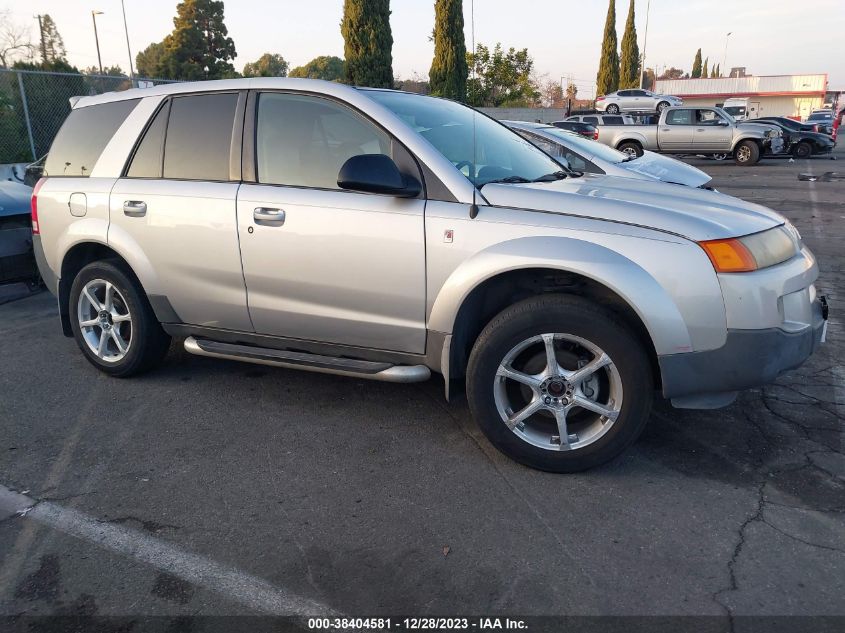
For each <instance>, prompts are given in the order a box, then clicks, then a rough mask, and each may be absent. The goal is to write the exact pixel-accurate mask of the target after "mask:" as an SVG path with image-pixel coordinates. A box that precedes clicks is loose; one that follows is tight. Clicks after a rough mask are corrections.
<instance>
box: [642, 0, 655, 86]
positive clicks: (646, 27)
mask: <svg viewBox="0 0 845 633" xmlns="http://www.w3.org/2000/svg"><path fill="white" fill-rule="evenodd" d="M650 13H651V0H648V4H647V5H646V9H645V35H644V36H643V62H642V64H641V65H640V89H642V87H643V85H644V84H645V47H646V44H648V17H649V14H650ZM652 89H654V86H652Z"/></svg>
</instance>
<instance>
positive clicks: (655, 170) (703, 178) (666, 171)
mask: <svg viewBox="0 0 845 633" xmlns="http://www.w3.org/2000/svg"><path fill="white" fill-rule="evenodd" d="M617 166H618V167H622V168H623V169H626V170H628V171H632V172H634V173H637V174H640V175H641V176H648V177H650V178H653V179H655V180H661V181H663V182H671V183H675V184H678V185H687V186H688V187H701V186H702V185H706V184H707V183H708V182H710V181H711V180H713V179H712V178H711V177H710V176H709V175H708V174H706V173H705V172H703V171H701V170H700V169H698V168H697V167H693V166H692V165H687V164H686V163H684V162H681V161H679V160H677V159H676V158H670V157H669V156H661V155H660V154H658V153H656V152H645V153H643V155H642V156H640V157H639V158H636V159H634V160H629V161H625V162H624V163H618V164H617Z"/></svg>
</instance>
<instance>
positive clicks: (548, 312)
mask: <svg viewBox="0 0 845 633" xmlns="http://www.w3.org/2000/svg"><path fill="white" fill-rule="evenodd" d="M550 339H551V343H549V340H550ZM579 341H580V343H579ZM549 345H551V349H552V350H554V356H553V358H554V359H555V360H554V362H555V370H550V362H549V360H548V359H549V347H548V346H549ZM579 350H586V353H583V354H582V352H581V351H579ZM605 358H606V364H605V365H601V363H598V364H596V365H595V367H596V369H594V370H593V371H592V372H589V371H586V372H582V374H584V373H586V375H587V377H584V378H580V379H579V378H578V377H576V376H574V375H573V371H575V372H578V371H580V369H583V368H584V367H587V366H588V365H590V364H591V363H594V362H595V361H597V360H601V361H602V362H604V359H605ZM583 363H586V365H584V364H583ZM505 368H508V369H505ZM579 368H580V369H579ZM508 371H512V372H513V373H512V374H508ZM556 372H559V373H556ZM505 374H508V375H505ZM564 374H566V376H565V377H563V378H559V377H558V376H563V375H564ZM514 375H516V376H518V378H519V380H515V379H514V378H512V376H514ZM526 378H527V379H529V380H533V381H534V383H532V384H531V385H529V384H527V383H523V382H522V380H523V379H526ZM579 380H580V381H579ZM541 381H542V382H541ZM653 389H654V383H653V379H652V373H651V363H650V361H649V357H648V355H647V353H646V351H645V349H644V347H643V344H642V342H641V341H640V340H639V338H638V337H637V336H635V335H634V334H633V333H632V332H631V330H630V329H629V328H628V327H627V325H626V324H624V323H623V322H621V321H620V320H619V319H618V318H617V317H616V316H615V315H613V314H612V313H611V312H609V311H607V310H606V309H604V308H602V307H601V306H599V305H596V304H594V303H592V302H590V301H588V300H586V299H584V298H581V297H576V296H571V295H542V296H537V297H531V298H529V299H525V300H524V301H520V302H519V303H516V304H514V305H512V306H510V307H508V308H506V309H505V310H503V311H502V312H500V313H499V314H498V315H497V316H496V317H494V318H493V320H492V321H490V323H489V324H488V325H487V326H486V327H485V328H484V331H483V332H482V333H481V335H480V336H479V337H478V340H477V341H476V342H475V345H474V346H473V349H472V354H471V355H470V360H469V367H468V370H467V398H468V401H469V406H470V410H471V411H472V414H473V417H474V418H475V420H476V422H477V424H478V425H479V427H480V428H481V430H482V432H483V433H484V435H486V436H487V438H488V439H489V440H490V442H492V444H493V445H494V446H495V447H496V448H497V449H499V450H500V451H501V452H502V453H504V454H505V455H507V456H508V457H510V458H511V459H513V460H515V461H518V462H520V463H522V464H525V465H526V466H530V467H531V468H537V469H539V470H546V471H550V472H559V473H563V472H576V471H580V470H585V469H588V468H592V467H594V466H598V465H599V464H602V463H604V462H607V461H608V460H611V459H613V458H614V457H616V456H617V455H619V454H620V453H621V452H622V451H624V450H625V449H626V448H627V447H628V446H629V445H631V444H632V443H633V442H634V441H635V440H636V439H637V437H639V435H640V433H641V432H642V430H643V429H644V428H645V425H646V423H647V421H648V417H649V412H650V409H651V401H652V396H653ZM555 396H556V397H555ZM585 399H587V400H589V402H587V401H586V400H585ZM605 400H606V402H605ZM550 401H551V402H550ZM526 402H527V404H526ZM583 402H586V403H587V405H588V406H589V407H592V408H582V407H581V406H580V404H579V403H583ZM503 403H504V404H503ZM532 407H535V408H532ZM536 407H539V408H536ZM596 407H599V408H600V409H601V411H604V413H602V412H600V410H599V409H597V408H596ZM562 409H564V410H565V411H564V412H563V413H561V410H562ZM523 414H525V417H523V418H521V419H520V420H519V421H518V422H514V420H515V419H517V417H518V416H520V415H523ZM561 415H562V416H563V422H562V423H561V421H560V418H559V416H561ZM560 429H564V430H565V432H566V438H567V440H566V442H561V439H560V438H561V435H562V432H561V430H560Z"/></svg>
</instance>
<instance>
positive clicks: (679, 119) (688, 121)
mask: <svg viewBox="0 0 845 633" xmlns="http://www.w3.org/2000/svg"><path fill="white" fill-rule="evenodd" d="M666 124H667V125H692V110H672V111H671V112H670V113H669V114H668V116H667V117H666Z"/></svg>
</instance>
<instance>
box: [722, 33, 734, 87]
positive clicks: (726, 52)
mask: <svg viewBox="0 0 845 633" xmlns="http://www.w3.org/2000/svg"><path fill="white" fill-rule="evenodd" d="M731 33H733V31H728V34H727V35H725V54H724V55H723V56H722V66H724V67H725V69H727V67H728V40H729V39H730V37H731ZM720 70H721V69H720ZM720 74H721V73H720ZM730 76H731V73H730V71H728V77H730Z"/></svg>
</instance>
